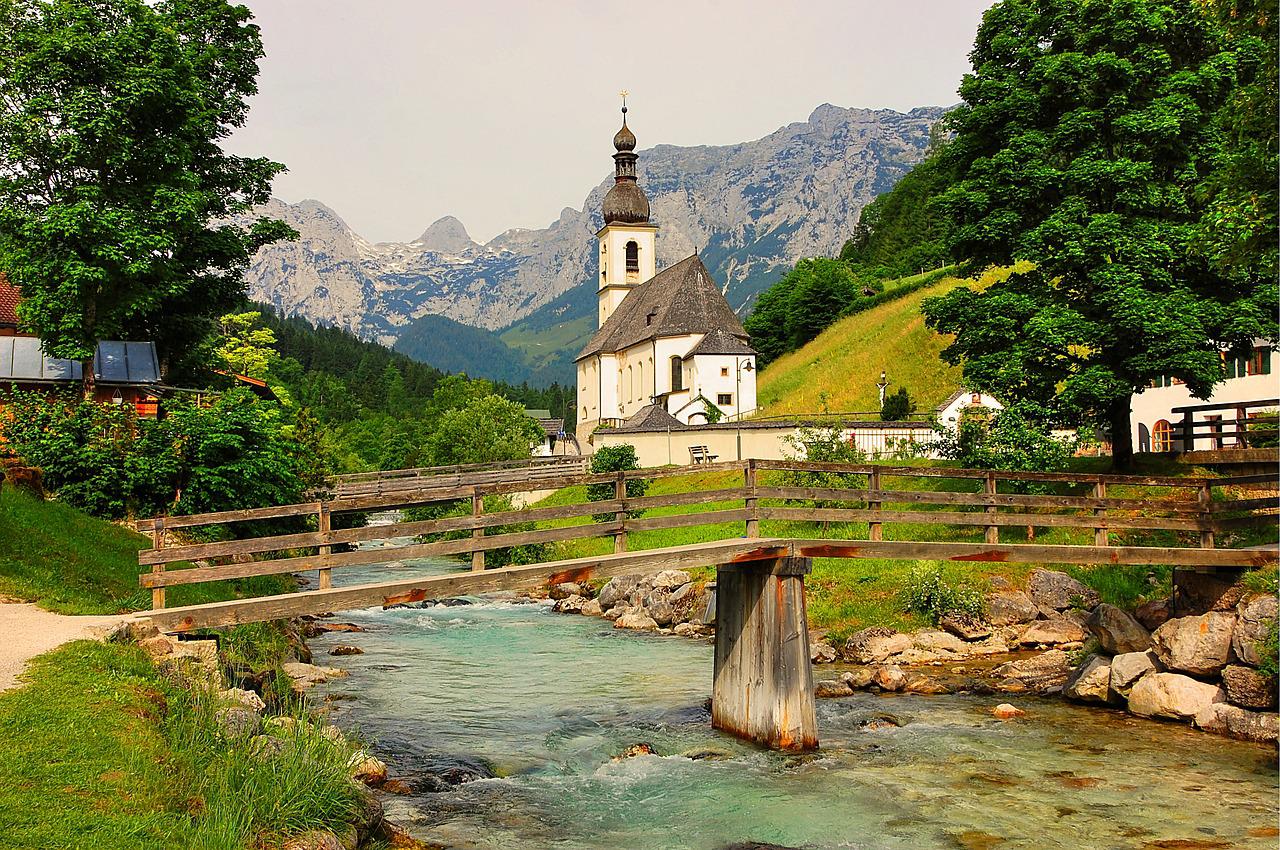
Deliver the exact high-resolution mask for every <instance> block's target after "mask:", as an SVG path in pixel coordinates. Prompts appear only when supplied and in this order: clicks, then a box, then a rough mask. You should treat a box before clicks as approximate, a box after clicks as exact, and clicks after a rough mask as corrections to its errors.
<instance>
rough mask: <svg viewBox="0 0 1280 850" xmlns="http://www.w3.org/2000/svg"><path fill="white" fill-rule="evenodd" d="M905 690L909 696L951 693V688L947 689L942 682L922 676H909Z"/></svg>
mask: <svg viewBox="0 0 1280 850" xmlns="http://www.w3.org/2000/svg"><path fill="white" fill-rule="evenodd" d="M903 690H905V691H906V692H907V693H909V694H930V695H932V694H949V693H951V688H949V687H947V686H946V685H944V684H943V683H942V682H939V681H938V680H937V679H932V678H930V677H928V676H922V675H914V676H908V677H907V683H906V684H905V685H904V686H903Z"/></svg>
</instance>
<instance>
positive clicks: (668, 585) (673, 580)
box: [649, 570, 689, 590]
mask: <svg viewBox="0 0 1280 850" xmlns="http://www.w3.org/2000/svg"><path fill="white" fill-rule="evenodd" d="M649 581H650V582H652V584H653V586H654V588H655V589H656V590H675V589H676V588H677V587H680V586H681V585H685V584H688V583H689V574H688V573H686V572H684V571H683V570H663V571H662V572H660V573H658V574H657V575H655V576H653V577H652V578H650V579H649Z"/></svg>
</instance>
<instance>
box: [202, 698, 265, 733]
mask: <svg viewBox="0 0 1280 850" xmlns="http://www.w3.org/2000/svg"><path fill="white" fill-rule="evenodd" d="M213 717H214V720H215V721H216V722H217V724H218V729H219V730H221V732H222V735H223V737H224V738H227V739H228V740H231V741H236V740H239V739H241V738H252V737H253V736H254V735H256V734H258V733H259V732H260V731H262V717H260V716H259V715H258V712H256V711H254V710H253V709H251V708H245V707H244V706H242V705H233V706H230V707H228V708H220V709H218V711H217V712H216V713H215V714H214V716H213Z"/></svg>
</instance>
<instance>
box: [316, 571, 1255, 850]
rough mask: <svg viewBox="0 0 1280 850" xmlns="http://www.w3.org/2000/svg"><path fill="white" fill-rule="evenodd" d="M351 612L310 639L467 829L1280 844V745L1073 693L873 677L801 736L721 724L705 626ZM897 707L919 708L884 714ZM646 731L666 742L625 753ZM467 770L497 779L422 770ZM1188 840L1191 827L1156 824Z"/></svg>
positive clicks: (352, 701) (348, 711) (865, 839)
mask: <svg viewBox="0 0 1280 850" xmlns="http://www.w3.org/2000/svg"><path fill="white" fill-rule="evenodd" d="M456 568H457V565H456V564H448V563H439V564H431V563H419V564H416V565H410V566H407V567H403V568H401V569H402V570H404V571H407V570H411V569H424V570H427V571H433V572H434V571H439V570H442V569H456ZM374 575H382V576H385V575H386V573H385V572H383V573H377V572H374V571H369V572H364V571H352V572H348V573H346V575H345V576H341V579H340V581H341V583H353V582H358V581H364V580H368V579H369V578H371V577H372V576H374ZM343 619H347V620H350V621H353V622H356V623H359V624H361V625H363V626H365V627H366V628H367V629H368V631H367V632H366V633H363V634H335V635H328V636H325V637H322V638H320V639H317V640H315V641H313V642H312V646H313V649H314V651H315V653H316V657H317V658H316V660H317V663H327V661H328V660H329V659H328V658H327V655H326V653H327V650H328V648H329V647H330V646H332V645H333V644H334V643H349V644H355V645H358V646H360V647H361V648H363V649H364V650H365V654H363V655H358V656H350V657H344V658H341V659H333V660H334V661H336V662H337V663H338V665H339V666H342V667H345V668H346V669H348V670H349V671H350V676H349V678H345V679H340V680H335V681H334V682H333V683H331V684H330V685H327V686H324V689H323V690H322V692H321V693H323V694H324V695H327V696H329V697H330V698H332V702H331V706H332V707H333V710H334V719H335V721H336V722H338V723H339V724H340V725H342V726H343V727H344V728H347V729H349V730H353V731H356V732H358V733H359V734H361V735H364V736H365V737H366V738H367V739H368V740H370V741H371V742H372V746H373V749H374V750H375V751H376V752H377V753H378V754H379V755H380V756H381V757H382V758H383V759H384V760H385V761H387V762H388V763H389V764H390V765H391V772H392V775H393V776H403V777H405V778H406V779H408V780H409V781H410V782H411V783H415V784H416V785H417V786H419V789H420V790H419V792H418V793H415V794H413V795H410V796H390V797H388V798H387V799H386V803H387V806H388V812H389V814H390V815H391V816H392V817H393V818H395V819H396V820H397V821H398V822H400V823H402V824H404V825H406V826H408V827H409V828H410V831H411V832H412V833H413V834H414V835H415V836H416V837H418V838H420V839H423V840H427V841H433V842H437V843H439V844H441V845H443V846H446V847H450V848H498V847H501V848H512V847H519V848H544V847H545V848H566V849H567V850H577V848H601V847H610V848H632V849H633V850H650V848H652V850H684V848H687V849H688V850H712V849H713V848H719V847H723V846H724V845H726V844H729V843H732V842H741V841H758V842H773V843H776V844H780V845H784V846H788V847H805V848H868V849H869V850H870V848H922V847H960V848H966V847H968V848H987V847H993V848H994V847H999V848H1039V847H1078V848H1099V849H1100V850H1101V848H1108V850H1109V848H1128V847H1134V848H1144V847H1152V848H1154V847H1160V846H1166V847H1167V846H1180V847H1241V848H1254V847H1256V848H1274V847H1275V846H1276V843H1277V839H1276V838H1275V837H1274V833H1269V832H1268V830H1269V829H1271V828H1273V827H1274V826H1275V823H1276V818H1277V799H1276V781H1277V775H1276V769H1275V751H1274V749H1273V748H1267V747H1261V746H1255V745H1249V744H1243V743H1238V742H1233V741H1228V740H1225V739H1220V738H1216V737H1212V736H1208V735H1204V734H1201V733H1197V732H1194V731H1191V730H1189V729H1183V728H1180V727H1176V726H1170V725H1164V724H1156V723H1152V722H1149V721H1141V720H1137V719H1135V718H1130V717H1127V716H1125V715H1122V714H1119V713H1117V712H1111V711H1105V710H1091V709H1086V708H1079V707H1073V706H1067V705H1065V704H1063V703H1060V702H1057V701H1037V700H1032V699H1019V700H1016V702H1017V703H1018V704H1019V705H1021V706H1022V707H1024V708H1026V709H1027V711H1028V716H1027V717H1026V718H1024V719H1022V720H1019V721H1015V722H1008V723H1002V722H1000V721H997V720H995V719H993V718H992V717H991V716H990V714H989V711H990V708H991V706H992V705H994V704H995V703H996V702H999V701H1000V700H998V699H995V698H985V697H963V696H942V697H936V696H935V697H915V696H897V697H879V696H874V695H870V694H861V695H857V696H854V697H851V698H847V699H839V700H820V701H819V704H818V716H819V727H820V734H821V739H822V749H821V751H820V752H819V753H817V754H813V755H808V756H784V755H780V754H776V753H771V752H765V751H761V750H758V749H756V748H754V747H751V746H748V745H745V744H743V743H741V742H739V741H737V740H735V739H733V738H731V737H728V736H726V735H722V734H720V733H716V732H713V731H712V730H711V728H710V721H709V715H708V712H707V711H706V709H705V707H704V706H705V700H706V697H707V695H708V694H709V691H710V680H711V647H710V646H709V645H708V644H706V643H703V642H698V641H692V640H685V639H680V638H674V637H660V636H656V635H648V634H636V633H631V632H618V631H614V630H613V629H612V627H611V626H612V624H611V623H608V622H606V621H603V620H599V619H595V618H588V617H578V616H570V615H560V614H555V613H552V612H551V611H550V610H549V608H548V607H546V606H545V605H541V604H536V605H529V604H514V603H510V602H492V601H489V602H483V601H482V602H480V603H479V604H474V605H467V606H459V607H435V608H428V609H398V610H391V611H381V610H372V611H362V612H352V613H350V614H349V615H343ZM886 713H888V714H891V715H893V716H894V717H895V718H896V721H897V722H899V723H901V724H902V725H901V726H897V727H895V726H890V725H886V724H883V723H873V724H871V725H870V726H867V725H865V724H867V723H868V721H874V720H875V719H876V718H878V717H880V716H882V715H885V714H886ZM638 742H645V743H648V744H650V745H652V746H653V748H654V749H655V750H656V751H657V755H653V756H640V757H636V758H631V759H626V760H624V761H621V762H617V763H614V762H611V761H610V758H611V757H612V756H614V755H616V754H618V753H619V752H621V751H622V750H623V749H625V748H626V747H627V746H629V745H632V744H635V743H638ZM699 751H702V752H699ZM690 755H699V756H707V755H710V757H700V758H696V759H695V758H690V757H689V756H690ZM458 771H462V772H464V773H466V772H471V773H473V774H474V773H479V774H481V775H486V774H488V773H492V774H494V775H495V777H497V778H483V779H479V780H478V781H472V782H465V783H463V784H460V785H457V786H456V787H451V788H448V789H447V790H443V791H438V792H428V791H422V790H421V782H420V781H419V780H421V779H422V778H423V777H427V778H430V777H433V776H443V777H446V778H456V777H457V774H458ZM440 787H443V786H440ZM1251 831H1252V834H1251ZM1170 840H1180V841H1190V842H1196V843H1189V844H1173V845H1170V844H1163V845H1162V844H1160V843H1153V842H1162V841H1163V842H1167V841H1170Z"/></svg>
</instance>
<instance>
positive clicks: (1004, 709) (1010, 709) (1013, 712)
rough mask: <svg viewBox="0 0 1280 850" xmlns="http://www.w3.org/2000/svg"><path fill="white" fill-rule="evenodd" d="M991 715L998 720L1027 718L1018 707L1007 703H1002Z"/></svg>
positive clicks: (992, 710)
mask: <svg viewBox="0 0 1280 850" xmlns="http://www.w3.org/2000/svg"><path fill="white" fill-rule="evenodd" d="M991 714H992V716H994V717H995V718H996V719H997V720H1012V719H1014V718H1015V717H1023V716H1025V715H1026V712H1025V711H1023V710H1022V709H1020V708H1018V707H1017V706H1013V705H1010V704H1009V703H1007V702H1002V703H1000V704H999V705H997V706H996V707H995V708H993V709H991Z"/></svg>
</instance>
